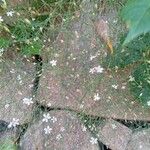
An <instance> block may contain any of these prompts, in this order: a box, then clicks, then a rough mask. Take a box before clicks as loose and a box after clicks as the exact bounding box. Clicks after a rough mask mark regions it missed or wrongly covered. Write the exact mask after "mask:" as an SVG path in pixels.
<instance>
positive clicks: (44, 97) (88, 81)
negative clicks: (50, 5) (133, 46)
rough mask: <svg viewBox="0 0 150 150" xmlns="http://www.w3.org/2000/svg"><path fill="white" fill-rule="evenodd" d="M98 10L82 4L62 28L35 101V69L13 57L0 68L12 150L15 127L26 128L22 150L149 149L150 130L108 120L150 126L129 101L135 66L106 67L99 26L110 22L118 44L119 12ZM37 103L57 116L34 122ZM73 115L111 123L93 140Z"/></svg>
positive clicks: (0, 136) (1, 110) (0, 115)
mask: <svg viewBox="0 0 150 150" xmlns="http://www.w3.org/2000/svg"><path fill="white" fill-rule="evenodd" d="M95 7H96V6H95V5H94V4H93V3H92V2H90V0H85V1H83V3H82V10H81V12H76V13H77V15H76V17H75V18H74V19H73V20H72V22H71V23H69V24H68V26H67V27H66V26H63V25H62V31H61V32H60V33H59V34H58V36H57V39H56V40H55V42H54V43H53V44H50V43H48V45H51V47H47V48H45V49H44V54H42V58H43V69H42V74H41V77H40V81H39V85H38V90H37V92H36V93H37V95H36V96H34V94H33V86H34V85H33V82H34V80H35V74H36V72H35V65H34V64H33V63H31V62H30V61H27V59H25V60H24V59H22V58H20V56H14V57H12V55H10V56H7V59H6V60H5V62H3V61H2V62H0V69H1V70H0V83H1V84H0V120H3V121H5V122H6V123H7V128H8V129H9V130H8V131H2V132H0V144H1V141H2V142H3V141H4V140H5V138H6V139H7V138H8V139H11V141H12V143H13V144H14V143H15V142H16V139H18V137H17V136H16V133H17V132H16V129H17V127H18V126H21V127H23V125H24V124H28V125H29V126H28V128H27V129H26V130H25V133H24V135H22V136H20V138H21V139H20V142H19V146H20V149H22V150H37V149H38V150H43V149H48V150H60V149H61V150H66V149H67V150H73V149H74V150H79V149H81V150H99V145H98V140H99V141H101V142H103V143H104V144H105V145H107V146H108V147H109V148H111V149H112V150H126V149H127V150H134V149H137V150H138V149H139V150H140V149H144V150H148V149H149V148H150V142H149V141H150V139H149V137H150V136H149V130H143V131H139V132H135V133H133V132H132V130H131V129H129V128H127V127H126V126H124V125H122V124H120V123H118V122H117V121H114V120H112V119H110V118H113V119H115V118H117V119H123V120H147V121H150V109H144V108H143V107H142V106H141V104H139V103H138V102H137V101H136V100H135V99H134V98H133V97H132V96H131V95H132V94H131V93H130V91H129V85H128V80H129V76H130V73H131V68H132V66H130V67H128V68H125V69H124V70H117V72H115V71H114V70H113V71H110V70H108V69H107V68H105V67H104V66H103V59H105V57H106V55H108V51H107V50H106V49H107V45H106V43H103V42H102V41H101V40H100V38H99V35H97V33H98V31H97V30H96V26H95V20H96V21H101V20H103V21H105V22H106V23H107V22H108V23H107V24H108V27H109V28H113V30H111V32H112V33H111V32H109V31H108V37H109V38H110V39H113V45H115V44H116V41H117V38H116V37H117V36H116V35H115V37H113V36H114V33H118V31H120V32H121V31H122V28H123V27H122V26H116V25H115V23H116V22H117V21H116V20H117V19H118V18H117V17H116V12H115V10H111V11H110V12H108V13H106V14H105V15H103V14H96V13H95V11H94V9H95ZM110 24H111V25H112V26H113V27H112V26H111V27H110V26H109V25H110ZM64 28H65V31H67V32H64V30H63V29H64ZM109 28H108V29H107V30H109ZM46 49H47V50H48V51H46ZM37 103H38V105H40V106H41V105H42V106H43V108H45V109H46V108H47V107H49V109H50V108H52V109H54V110H50V111H44V112H42V111H41V110H40V116H39V118H38V117H37V118H34V116H33V113H34V112H35V109H34V108H35V107H34V106H37ZM58 108H59V109H60V110H57V109H58ZM70 110H72V111H70ZM75 112H76V113H77V112H78V113H80V114H82V115H83V114H86V115H93V116H99V117H104V118H109V119H106V121H105V122H104V124H103V126H99V127H98V129H97V130H98V134H97V135H94V134H92V133H91V132H90V131H89V130H88V129H87V128H86V127H85V126H84V124H82V123H81V121H80V119H79V118H78V117H77V116H76V113H75Z"/></svg>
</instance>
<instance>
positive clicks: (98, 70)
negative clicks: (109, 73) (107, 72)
mask: <svg viewBox="0 0 150 150" xmlns="http://www.w3.org/2000/svg"><path fill="white" fill-rule="evenodd" d="M103 71H104V68H102V67H101V66H97V67H94V68H91V69H90V71H89V72H90V73H92V74H94V73H103Z"/></svg>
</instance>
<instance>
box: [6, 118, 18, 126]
mask: <svg viewBox="0 0 150 150" xmlns="http://www.w3.org/2000/svg"><path fill="white" fill-rule="evenodd" d="M17 125H19V119H16V118H13V119H12V121H11V122H10V123H9V125H8V128H12V127H16V126H17Z"/></svg>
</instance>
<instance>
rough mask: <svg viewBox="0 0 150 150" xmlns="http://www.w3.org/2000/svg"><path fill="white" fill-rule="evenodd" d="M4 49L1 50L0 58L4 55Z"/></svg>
mask: <svg viewBox="0 0 150 150" xmlns="http://www.w3.org/2000/svg"><path fill="white" fill-rule="evenodd" d="M3 52H4V49H3V48H0V57H1V56H2V55H3Z"/></svg>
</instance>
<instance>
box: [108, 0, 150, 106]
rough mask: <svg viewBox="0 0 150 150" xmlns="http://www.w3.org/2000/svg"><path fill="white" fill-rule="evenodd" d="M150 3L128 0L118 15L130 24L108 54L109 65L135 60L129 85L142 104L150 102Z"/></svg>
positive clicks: (128, 62)
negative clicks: (109, 54)
mask: <svg viewBox="0 0 150 150" xmlns="http://www.w3.org/2000/svg"><path fill="white" fill-rule="evenodd" d="M149 12H150V3H149V0H142V1H141V0H129V1H128V3H127V4H126V5H125V7H124V8H123V10H122V13H121V16H122V18H123V19H124V20H125V21H126V22H127V24H128V26H129V33H128V34H127V35H126V34H125V35H122V36H121V38H120V44H119V45H117V46H116V48H115V51H114V54H113V55H112V56H107V59H106V61H105V64H107V66H108V67H110V68H116V67H117V68H118V67H120V68H124V67H126V66H127V65H130V64H135V66H136V68H135V69H134V70H133V71H132V75H131V76H130V79H129V81H130V89H131V91H132V92H133V94H134V96H135V97H136V98H138V99H139V101H140V102H141V103H142V104H143V105H144V106H145V107H149V106H150V33H149V31H150V21H149V20H150V13H149Z"/></svg>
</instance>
